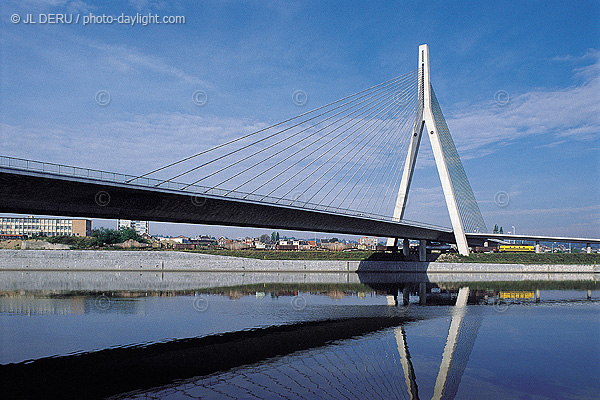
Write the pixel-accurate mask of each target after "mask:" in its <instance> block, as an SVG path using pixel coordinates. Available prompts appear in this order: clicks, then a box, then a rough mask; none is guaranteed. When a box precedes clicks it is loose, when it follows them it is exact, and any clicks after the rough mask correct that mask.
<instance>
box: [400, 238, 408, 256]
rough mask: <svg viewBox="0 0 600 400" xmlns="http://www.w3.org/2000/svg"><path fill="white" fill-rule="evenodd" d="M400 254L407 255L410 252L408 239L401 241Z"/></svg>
mask: <svg viewBox="0 0 600 400" xmlns="http://www.w3.org/2000/svg"><path fill="white" fill-rule="evenodd" d="M402 254H404V255H405V256H408V255H409V254H410V242H409V241H408V239H404V240H403V241H402Z"/></svg>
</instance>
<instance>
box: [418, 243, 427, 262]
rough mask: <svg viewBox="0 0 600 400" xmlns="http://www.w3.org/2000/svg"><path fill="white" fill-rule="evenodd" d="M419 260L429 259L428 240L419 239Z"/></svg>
mask: <svg viewBox="0 0 600 400" xmlns="http://www.w3.org/2000/svg"><path fill="white" fill-rule="evenodd" d="M419 261H427V240H419Z"/></svg>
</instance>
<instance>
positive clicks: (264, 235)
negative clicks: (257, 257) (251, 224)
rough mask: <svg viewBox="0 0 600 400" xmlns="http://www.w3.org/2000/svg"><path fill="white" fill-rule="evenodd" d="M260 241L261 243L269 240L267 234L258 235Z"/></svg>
mask: <svg viewBox="0 0 600 400" xmlns="http://www.w3.org/2000/svg"><path fill="white" fill-rule="evenodd" d="M260 241H261V243H267V242H268V241H269V235H267V234H263V235H260Z"/></svg>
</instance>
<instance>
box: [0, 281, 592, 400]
mask: <svg viewBox="0 0 600 400" xmlns="http://www.w3.org/2000/svg"><path fill="white" fill-rule="evenodd" d="M350 275H353V276H352V277H351V276H350ZM354 275H355V274H348V277H342V278H343V279H340V277H339V276H335V277H332V276H330V277H324V276H317V275H316V274H315V275H314V276H313V277H312V278H311V277H310V276H309V277H308V278H307V276H306V275H304V277H302V279H301V280H303V282H290V279H289V277H278V278H273V276H269V277H267V276H266V275H264V276H263V280H264V282H263V283H260V281H261V275H260V274H257V276H254V277H253V278H252V282H253V283H252V284H243V285H235V286H227V287H225V286H223V285H221V286H217V287H204V288H202V289H194V290H192V289H190V288H189V286H187V285H182V284H180V283H179V282H180V280H181V279H180V278H181V277H177V278H173V279H172V280H171V281H170V284H169V285H167V286H166V287H168V289H165V290H156V288H155V286H154V285H153V284H151V283H148V282H147V281H145V280H144V279H140V281H139V282H138V286H137V288H136V289H135V290H123V288H120V287H117V286H115V287H113V288H110V287H106V286H103V287H102V288H98V289H96V290H91V289H93V288H90V287H89V285H83V284H81V287H82V288H83V289H81V290H74V288H73V287H71V286H72V284H73V279H72V278H73V277H72V276H68V275H64V274H63V275H62V276H61V273H56V275H54V276H53V277H52V278H51V279H50V278H49V277H48V276H44V277H42V278H43V280H44V282H48V284H47V285H46V286H45V287H43V288H40V286H39V279H38V278H40V277H37V278H36V277H35V276H32V275H28V276H27V277H26V278H24V277H23V276H19V277H17V278H15V277H14V276H8V275H5V276H0V278H3V285H4V286H3V287H4V289H6V290H2V291H1V292H0V296H1V297H0V383H1V387H2V390H3V396H2V397H3V398H82V399H83V398H105V397H112V398H119V399H132V398H134V399H142V398H143V399H146V398H157V399H163V398H166V399H189V398H201V399H298V398H300V399H302V398H304V399H380V398H386V399H396V398H401V399H409V398H413V399H416V398H420V399H425V398H427V399H429V398H435V399H452V398H456V399H483V398H486V399H598V398H600V291H599V290H598V288H599V287H598V284H597V283H596V282H595V280H594V279H593V278H594V277H591V279H583V280H580V279H578V280H565V279H564V277H559V278H557V277H550V276H548V277H543V278H544V279H542V278H540V279H538V280H536V281H523V280H519V279H518V277H517V278H515V279H512V281H508V280H507V279H506V277H503V280H498V279H495V278H494V277H493V276H487V277H486V276H484V277H481V276H479V279H478V280H477V281H470V282H469V281H468V280H461V279H460V277H458V278H457V277H456V276H453V277H452V279H449V280H451V281H453V282H432V281H430V280H427V279H423V280H421V281H413V282H409V281H408V280H407V279H396V278H393V277H392V278H390V277H389V276H387V278H386V279H381V277H378V278H377V279H370V280H369V279H362V278H361V279H360V280H356V281H354ZM102 278H103V276H102V274H100V273H98V274H95V275H94V276H93V277H90V279H89V281H90V282H98V281H102ZM106 278H107V279H106V280H110V279H108V278H111V277H106ZM196 278H199V277H196ZM246 278H247V277H246ZM371 278H373V277H371ZM496 278H497V277H496ZM578 278H580V277H578ZM584 278H586V277H584ZM111 279H112V278H111ZM128 279H129V281H131V280H132V279H133V278H132V277H129V278H128ZM161 279H162V280H164V279H165V277H164V276H162V277H161ZM167 280H168V278H167ZM292 280H293V279H292ZM311 280H312V281H311ZM344 280H345V281H346V282H348V283H340V281H344ZM67 281H69V282H70V285H71V286H69V284H67ZM374 281H376V282H377V283H376V284H375V283H373V282H374ZM28 282H30V283H28ZM78 284H79V283H78ZM145 285H146V286H148V289H147V290H144V286H145ZM27 286H30V288H29V289H28V287H27ZM178 286H181V290H178V289H177V287H178ZM203 286H206V285H203ZM65 288H67V289H66V290H65ZM467 288H468V289H467ZM403 290H405V293H406V297H405V299H406V300H408V304H407V305H404V304H403ZM419 294H421V295H422V296H423V297H422V298H420V297H419V296H418V295H419ZM425 297H426V301H425V300H424V299H425ZM423 303H424V304H423ZM465 303H466V304H465Z"/></svg>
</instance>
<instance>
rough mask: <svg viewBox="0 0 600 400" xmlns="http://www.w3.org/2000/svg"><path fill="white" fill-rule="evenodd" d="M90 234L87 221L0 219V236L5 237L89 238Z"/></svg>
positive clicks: (32, 217)
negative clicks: (63, 236)
mask: <svg viewBox="0 0 600 400" xmlns="http://www.w3.org/2000/svg"><path fill="white" fill-rule="evenodd" d="M91 232H92V221H90V220H89V219H62V218H36V217H34V216H33V215H30V216H28V217H26V218H0V235H5V236H33V235H46V236H62V235H65V236H90V235H91Z"/></svg>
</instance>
